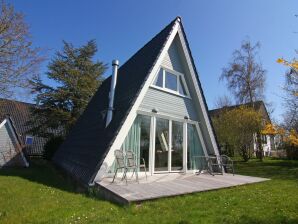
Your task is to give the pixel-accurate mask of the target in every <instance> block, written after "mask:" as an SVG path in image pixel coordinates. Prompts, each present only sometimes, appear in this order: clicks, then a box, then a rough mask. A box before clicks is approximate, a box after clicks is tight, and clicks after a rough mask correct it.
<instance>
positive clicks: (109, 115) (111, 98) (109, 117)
mask: <svg viewBox="0 0 298 224" xmlns="http://www.w3.org/2000/svg"><path fill="white" fill-rule="evenodd" d="M112 66H113V74H112V80H111V88H110V93H109V107H108V112H107V121H106V127H107V126H108V125H109V124H110V122H111V120H112V118H113V110H114V96H115V89H116V84H117V74H118V66H119V61H118V60H113V61H112Z"/></svg>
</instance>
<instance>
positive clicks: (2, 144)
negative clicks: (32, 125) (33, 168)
mask: <svg viewBox="0 0 298 224" xmlns="http://www.w3.org/2000/svg"><path fill="white" fill-rule="evenodd" d="M1 166H24V161H23V159H22V157H21V154H20V153H19V152H18V150H17V142H16V139H15V137H14V135H13V132H12V130H11V128H10V127H9V124H8V122H6V123H4V125H3V126H2V127H1V128H0V167H1Z"/></svg>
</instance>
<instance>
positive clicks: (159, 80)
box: [154, 69, 163, 87]
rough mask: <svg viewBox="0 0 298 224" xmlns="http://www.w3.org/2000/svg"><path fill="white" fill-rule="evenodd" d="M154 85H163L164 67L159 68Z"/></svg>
mask: <svg viewBox="0 0 298 224" xmlns="http://www.w3.org/2000/svg"><path fill="white" fill-rule="evenodd" d="M154 85H156V86H159V87H163V69H159V72H158V74H157V76H156V78H155V80H154Z"/></svg>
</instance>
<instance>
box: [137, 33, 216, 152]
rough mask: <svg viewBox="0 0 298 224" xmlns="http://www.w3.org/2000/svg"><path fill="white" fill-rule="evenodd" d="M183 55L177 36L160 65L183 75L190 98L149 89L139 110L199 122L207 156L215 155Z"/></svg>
mask: <svg viewBox="0 0 298 224" xmlns="http://www.w3.org/2000/svg"><path fill="white" fill-rule="evenodd" d="M183 55H184V53H183V49H182V46H181V43H180V41H179V40H178V36H177V37H175V39H174V41H173V43H172V45H171V46H170V48H169V50H168V52H167V53H166V55H165V57H164V59H163V61H162V63H161V65H162V66H164V67H166V68H169V69H171V70H175V71H178V72H180V73H183V74H185V76H184V78H185V81H186V84H187V87H188V90H189V92H190V98H186V97H181V96H176V95H174V94H171V93H168V92H165V91H162V90H159V89H155V88H152V87H150V88H149V90H148V92H147V93H146V95H145V97H144V99H143V101H142V103H141V105H140V108H139V109H140V110H145V111H152V109H153V108H156V109H157V110H158V113H163V114H168V115H169V116H174V117H179V118H181V119H183V118H184V116H188V117H189V118H190V119H191V120H194V121H199V126H200V129H201V131H202V135H203V139H204V142H205V144H206V148H207V151H208V153H209V154H215V152H214V149H213V145H212V140H211V137H210V134H209V132H208V129H207V124H206V121H205V119H204V115H203V111H202V106H201V105H200V102H199V100H198V99H197V96H196V94H197V93H196V92H195V91H196V90H195V88H194V86H193V82H192V80H191V76H190V71H189V68H188V64H187V62H186V59H185V58H184V56H183Z"/></svg>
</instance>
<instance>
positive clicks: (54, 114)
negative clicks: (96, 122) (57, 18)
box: [31, 40, 107, 137]
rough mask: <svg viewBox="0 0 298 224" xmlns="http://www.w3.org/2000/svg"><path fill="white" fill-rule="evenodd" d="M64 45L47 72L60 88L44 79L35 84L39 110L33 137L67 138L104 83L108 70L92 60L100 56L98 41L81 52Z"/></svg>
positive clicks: (35, 117)
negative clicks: (45, 81)
mask: <svg viewBox="0 0 298 224" xmlns="http://www.w3.org/2000/svg"><path fill="white" fill-rule="evenodd" d="M63 43H64V47H63V50H62V51H58V52H57V53H56V56H55V57H54V58H53V60H52V61H51V62H50V63H49V65H48V72H47V77H48V79H50V80H53V81H55V82H56V83H57V87H53V86H48V85H46V84H44V83H43V82H42V81H41V80H40V79H33V80H32V85H33V86H34V88H33V93H35V94H36V98H35V99H36V102H37V104H38V107H37V108H35V109H33V111H32V114H33V120H32V122H31V123H32V125H33V129H32V131H33V133H35V134H37V135H39V136H44V137H52V136H53V135H54V133H55V135H61V136H64V135H65V134H67V132H68V131H69V130H70V128H71V127H72V126H73V125H74V123H75V122H76V120H77V118H78V117H79V116H80V115H81V113H82V111H83V110H84V109H85V107H86V106H87V104H88V102H89V100H90V98H91V97H92V96H93V94H94V93H95V91H96V90H97V89H98V87H99V86H100V84H101V83H102V80H103V77H102V76H103V73H104V72H105V70H106V68H107V67H106V65H105V64H103V63H102V62H99V61H96V62H93V60H92V59H93V57H94V55H95V53H96V52H97V46H96V43H95V41H94V40H91V41H89V42H88V43H87V44H86V45H83V46H81V47H79V48H75V47H74V46H73V45H72V44H70V43H67V42H63ZM53 130H55V131H53Z"/></svg>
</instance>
